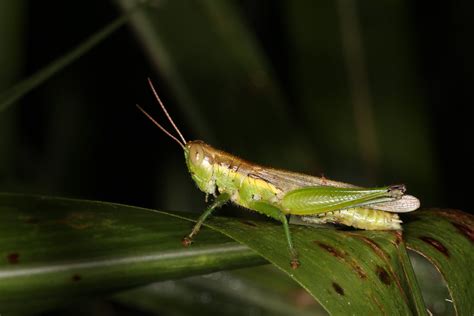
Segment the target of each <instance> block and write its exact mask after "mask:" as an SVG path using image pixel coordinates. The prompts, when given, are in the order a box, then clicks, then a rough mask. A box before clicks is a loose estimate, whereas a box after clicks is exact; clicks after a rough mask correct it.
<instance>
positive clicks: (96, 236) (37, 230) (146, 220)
mask: <svg viewBox="0 0 474 316" xmlns="http://www.w3.org/2000/svg"><path fill="white" fill-rule="evenodd" d="M190 216H192V215H190ZM191 226H192V225H191V223H190V222H189V221H183V220H180V219H178V218H176V217H172V216H169V215H166V214H164V213H161V212H156V211H150V210H146V209H142V208H137V207H130V206H124V205H118V204H111V203H102V202H90V201H79V200H68V199H60V198H50V197H39V196H26V195H12V194H0V241H1V242H0V307H1V309H0V312H2V313H4V312H7V311H15V310H18V309H20V310H22V311H24V309H27V310H33V311H39V310H41V309H42V308H47V307H48V306H54V305H56V304H58V303H60V302H67V301H69V300H71V298H74V299H77V298H78V297H81V296H85V295H92V294H96V293H108V292H112V291H117V290H121V289H126V288H130V287H133V286H137V285H144V284H149V283H151V282H155V281H160V280H168V279H176V278H182V277H186V276H192V275H197V274H204V273H209V272H212V271H218V270H223V269H232V268H237V267H245V266H253V265H258V264H262V263H265V261H264V260H262V259H261V257H260V256H258V255H257V254H256V253H255V252H254V251H252V250H250V249H248V248H247V247H245V246H242V245H240V244H237V243H235V242H233V241H232V240H230V239H228V238H226V237H224V236H222V235H221V234H219V233H217V232H214V231H210V230H205V231H203V232H202V235H200V242H199V244H196V245H194V246H193V247H192V248H190V249H186V248H184V247H183V246H182V244H181V239H182V237H183V236H184V235H185V234H187V233H188V232H189V230H190V229H191ZM25 300H28V304H26V305H25V304H24V302H25Z"/></svg>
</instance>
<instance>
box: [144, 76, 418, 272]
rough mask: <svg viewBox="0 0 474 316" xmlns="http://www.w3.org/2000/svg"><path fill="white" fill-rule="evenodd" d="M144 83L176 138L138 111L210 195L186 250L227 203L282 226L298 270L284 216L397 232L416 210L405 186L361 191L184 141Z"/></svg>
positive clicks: (321, 222) (415, 202)
mask: <svg viewBox="0 0 474 316" xmlns="http://www.w3.org/2000/svg"><path fill="white" fill-rule="evenodd" d="M148 82H149V84H150V87H151V90H152V91H153V94H154V96H155V98H156V99H157V101H158V103H159V104H160V106H161V109H162V110H163V112H164V113H165V115H166V117H167V118H168V121H169V122H170V123H171V125H172V126H173V128H174V129H175V131H176V132H177V133H178V135H179V139H178V138H177V137H176V136H174V135H173V134H171V133H170V132H169V131H167V130H166V129H165V128H164V127H163V126H161V125H160V124H158V123H157V122H156V121H155V120H154V119H153V118H152V117H151V116H150V115H149V114H148V113H147V112H145V111H144V110H143V109H142V108H141V107H140V106H139V105H137V107H138V108H139V109H140V111H142V112H143V113H144V114H145V115H146V116H147V117H148V118H149V119H150V120H151V121H152V122H153V123H154V124H155V125H156V126H157V127H159V128H160V129H161V130H162V131H163V132H164V133H165V134H166V135H168V136H169V137H171V138H172V139H173V140H174V141H176V142H177V143H178V144H179V145H180V146H181V147H182V148H183V151H184V158H185V161H186V165H187V167H188V170H189V173H190V174H191V177H192V179H193V180H194V182H195V183H196V185H197V186H198V188H199V189H200V190H201V191H203V192H204V193H206V199H207V196H208V195H212V196H213V197H214V201H213V202H212V203H211V205H209V206H208V208H207V209H206V210H205V211H204V213H203V214H202V215H201V216H200V217H199V219H198V221H197V223H196V224H195V226H194V228H193V229H192V231H191V233H190V234H189V235H187V236H186V237H184V239H183V241H182V242H183V245H185V246H189V245H190V244H191V243H192V241H193V238H194V237H195V236H196V235H197V233H198V232H199V230H200V228H201V226H202V224H203V223H204V221H205V220H206V218H207V217H208V216H209V215H211V213H212V212H213V211H214V210H215V209H217V208H219V207H221V206H222V205H224V204H226V203H227V202H229V201H231V202H233V203H235V204H237V205H240V206H242V207H245V208H247V209H249V210H252V211H256V212H258V213H261V214H264V215H267V216H269V217H271V218H273V219H275V220H277V221H279V222H281V223H282V224H283V229H284V232H285V236H286V240H287V244H288V249H289V252H290V257H291V261H290V265H291V267H292V268H293V269H296V268H297V267H298V266H299V265H300V263H299V261H298V254H297V251H296V249H295V247H294V246H293V242H292V238H291V234H290V229H289V224H288V218H287V217H288V216H290V215H291V216H297V217H299V218H300V219H301V220H302V221H304V222H309V223H316V224H324V223H335V224H343V225H346V226H353V227H355V228H359V229H367V230H399V229H401V226H400V223H401V220H400V219H399V217H398V214H397V213H404V212H411V211H414V210H416V209H417V208H419V207H420V201H419V200H418V199H417V198H416V197H414V196H411V195H405V186H404V185H403V184H400V185H391V186H385V187H380V188H360V187H356V186H353V185H351V184H347V183H343V182H337V181H332V180H328V179H326V178H318V177H313V176H309V175H305V174H300V173H296V172H290V171H285V170H278V169H274V168H268V167H263V166H260V165H257V164H254V163H251V162H248V161H245V160H243V159H241V158H238V157H236V156H234V155H231V154H229V153H226V152H224V151H221V150H218V149H215V148H213V147H212V146H210V145H208V144H206V143H204V142H203V141H200V140H195V141H186V140H185V138H184V137H183V135H182V134H181V132H180V130H179V129H178V128H177V126H176V124H175V123H174V122H173V119H172V118H171V116H170V115H169V114H168V111H167V110H166V108H165V106H164V105H163V103H162V102H161V100H160V97H159V96H158V93H157V92H156V90H155V88H154V87H153V84H152V83H151V81H150V79H149V80H148Z"/></svg>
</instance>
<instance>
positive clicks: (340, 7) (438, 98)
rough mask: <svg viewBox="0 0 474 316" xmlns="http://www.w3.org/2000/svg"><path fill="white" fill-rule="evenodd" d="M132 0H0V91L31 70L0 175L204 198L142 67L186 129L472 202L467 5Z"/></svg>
mask: <svg viewBox="0 0 474 316" xmlns="http://www.w3.org/2000/svg"><path fill="white" fill-rule="evenodd" d="M136 4H137V2H136V1H131V0H116V1H115V2H102V1H101V2H95V1H90V2H80V3H70V2H54V3H48V2H46V3H45V2H36V1H26V0H20V1H17V0H15V1H13V0H10V1H2V2H0V26H1V27H0V52H1V53H0V66H1V67H0V69H1V70H0V95H2V96H3V97H4V96H6V95H8V94H11V93H12V91H14V89H17V87H18V85H17V84H18V83H20V84H23V87H25V86H28V85H24V82H25V81H20V80H19V78H22V77H24V78H29V79H30V80H32V78H35V74H36V75H38V74H42V76H39V77H40V79H41V80H39V81H37V82H35V84H34V85H29V87H35V90H33V91H31V92H29V93H28V94H25V93H26V91H27V90H24V91H23V92H20V94H19V95H18V96H21V97H22V98H21V99H19V100H18V101H17V102H16V103H15V104H13V106H11V107H9V108H8V109H6V110H4V111H2V112H1V113H0V191H16V192H35V193H41V194H49V195H61V196H76V197H81V198H87V199H96V200H108V201H114V202H122V203H127V204H132V205H144V206H154V207H158V208H161V209H170V210H187V211H196V212H199V211H200V210H202V208H203V207H204V202H203V201H202V200H203V197H202V194H201V193H200V192H198V190H197V189H196V188H195V186H194V185H193V183H192V181H191V180H190V178H189V176H188V174H187V172H186V170H185V166H184V163H183V160H182V153H181V152H180V149H179V148H178V147H176V145H175V144H174V143H173V142H172V141H170V140H169V139H168V138H167V137H166V136H164V135H163V134H162V133H161V132H160V131H158V130H157V129H156V128H154V127H153V126H152V125H151V124H150V123H149V122H147V121H146V120H145V118H144V117H143V116H142V115H141V114H140V113H139V112H138V111H137V110H136V109H135V107H134V106H133V105H134V104H135V103H140V104H142V105H146V109H147V110H149V111H150V112H152V113H153V114H154V116H156V117H157V118H158V120H159V121H161V122H163V120H164V118H163V117H162V114H161V113H160V111H159V110H158V109H157V108H156V105H155V101H154V100H153V98H152V96H151V93H150V91H149V89H148V88H147V86H146V77H151V78H152V80H153V81H154V82H155V84H156V85H157V87H158V90H159V93H160V95H161V96H162V99H163V100H164V101H165V103H166V104H167V107H168V109H169V110H170V112H171V114H172V115H173V117H174V118H175V121H176V122H177V123H178V125H179V126H180V128H181V129H182V131H183V132H184V134H185V136H186V137H187V138H188V139H195V138H201V139H204V140H205V141H207V142H209V143H211V144H212V145H215V146H216V147H219V148H222V149H224V150H226V151H230V152H232V153H234V154H237V155H239V156H242V157H245V158H246V159H249V160H251V161H255V162H259V163H262V164H266V165H271V166H274V167H280V168H285V169H289V170H294V171H300V172H305V173H309V174H314V175H321V174H324V175H325V176H327V177H329V178H334V179H337V180H341V181H346V182H352V183H355V184H360V185H371V186H373V185H375V184H377V185H381V184H389V183H405V184H407V186H408V188H409V192H410V193H412V194H414V195H416V196H418V197H420V198H421V200H422V203H423V204H424V205H425V206H432V205H437V206H443V207H457V208H462V209H464V210H467V211H469V208H470V203H469V200H468V198H469V196H470V192H469V185H467V184H465V183H467V180H468V179H470V178H472V176H473V174H472V168H471V167H470V164H471V161H472V160H473V157H472V153H470V151H469V146H466V141H465V138H466V137H467V136H468V135H470V134H472V133H471V132H470V122H468V119H469V118H470V116H469V115H468V112H466V111H467V110H465V108H468V107H463V106H464V105H465V104H470V103H472V101H473V100H472V99H473V96H472V93H471V86H472V83H473V82H472V80H473V78H474V76H472V74H473V73H474V64H473V63H472V54H470V52H472V48H473V45H472V44H471V41H470V40H469V39H470V37H471V35H472V30H471V27H472V23H473V22H472V19H471V18H470V17H469V16H468V15H466V12H471V11H472V10H470V9H471V8H472V4H468V3H467V2H466V3H458V4H456V5H454V4H444V3H443V4H441V3H436V2H435V3H430V5H429V6H427V5H421V4H415V3H411V2H402V1H381V2H378V3H376V4H374V3H371V4H368V3H364V2H360V1H359V2H355V1H353V0H351V1H347V2H345V1H342V0H341V1H336V2H334V1H323V2H313V1H308V0H305V1H303V0H302V1H258V2H254V1H231V0H226V1H218V2H217V1H210V0H199V1H184V0H175V1H164V0H162V1H148V2H140V5H141V6H143V9H142V10H138V11H137V12H135V13H134V14H133V15H127V12H128V11H129V9H130V8H132V7H134V6H135V5H136ZM446 6H448V8H446ZM57 12H60V14H57ZM124 14H125V16H124ZM120 17H121V18H120ZM119 19H123V21H125V19H128V22H129V24H128V25H129V27H122V28H120V29H118V30H117V31H115V33H113V34H112V33H108V34H107V35H106V36H105V37H102V39H103V40H102V42H100V45H98V44H99V41H96V42H94V43H93V44H94V45H93V46H91V47H89V48H92V49H91V50H90V51H89V52H88V53H87V54H86V53H85V51H82V52H81V51H76V54H74V53H73V54H72V55H69V56H72V58H70V59H69V60H68V64H69V66H68V67H67V68H64V66H65V64H63V65H60V66H61V67H59V68H56V69H55V72H54V73H52V72H50V73H48V74H47V73H44V72H41V70H42V69H45V68H44V67H45V66H46V65H54V64H55V63H57V62H59V61H60V60H61V56H63V57H62V58H64V57H65V56H68V54H71V52H73V48H74V47H80V46H78V45H79V44H80V43H85V40H86V39H88V38H89V39H90V38H94V36H95V37H96V38H98V37H100V36H101V35H100V34H101V33H100V30H104V26H106V25H113V23H116V25H118V24H120V23H119ZM110 23H112V24H110ZM102 35H103V34H102ZM91 36H92V37H91ZM78 57H81V58H80V59H77V58H78ZM153 67H155V68H154V69H155V70H154V71H152V70H151V69H152V68H153ZM36 78H38V77H36ZM3 100H5V99H3ZM5 104H6V103H2V104H0V108H3V109H5ZM145 136H150V137H145ZM184 197H185V198H184ZM223 212H224V213H236V212H235V211H234V210H233V209H231V208H227V209H225V210H224V211H223ZM239 213H240V210H239ZM244 216H247V217H252V216H253V215H252V214H247V213H245V214H244ZM440 233H441V234H442V233H443V232H440ZM436 284H438V285H439V282H438V283H436ZM433 292H436V291H433ZM435 300H436V299H435ZM438 301H443V303H446V302H444V299H440V300H438ZM448 303H449V302H448ZM114 304H115V303H114ZM120 304H121V303H120ZM127 304H128V303H127ZM99 305H100V304H99ZM132 305H133V304H132ZM89 306H96V305H95V303H91V304H90V305H89ZM122 307H123V306H122ZM430 307H431V306H430ZM99 309H100V308H99ZM439 310H444V309H443V308H440V309H439ZM86 313H87V312H86ZM249 313H251V312H249Z"/></svg>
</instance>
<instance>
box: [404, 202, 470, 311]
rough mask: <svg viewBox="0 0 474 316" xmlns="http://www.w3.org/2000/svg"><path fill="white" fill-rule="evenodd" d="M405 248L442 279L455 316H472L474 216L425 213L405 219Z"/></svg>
mask: <svg viewBox="0 0 474 316" xmlns="http://www.w3.org/2000/svg"><path fill="white" fill-rule="evenodd" d="M408 218H409V219H410V222H408V223H407V224H406V225H405V226H404V227H405V233H406V243H407V246H408V248H410V249H412V250H414V251H416V252H418V253H420V254H421V255H422V256H424V257H425V258H427V259H428V260H429V261H431V262H432V263H433V264H434V265H435V266H436V268H437V269H438V270H439V271H440V272H441V274H442V275H443V277H444V279H445V281H446V283H447V286H448V289H449V292H450V294H451V299H452V301H453V304H454V308H455V310H456V312H457V314H458V315H473V314H474V301H473V299H472V298H473V297H474V290H473V286H472V285H473V284H474V269H473V268H472V264H473V262H474V216H472V215H470V214H468V213H463V212H460V211H457V210H425V211H419V212H416V213H413V214H411V215H410V216H408Z"/></svg>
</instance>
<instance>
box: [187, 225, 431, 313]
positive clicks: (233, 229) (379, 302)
mask: <svg viewBox="0 0 474 316" xmlns="http://www.w3.org/2000/svg"><path fill="white" fill-rule="evenodd" d="M206 223H207V225H208V226H209V227H212V228H214V229H216V230H218V231H220V232H222V233H224V234H226V235H228V236H230V237H232V238H233V239H235V240H238V241H239V242H242V243H244V244H246V245H248V246H249V247H250V248H252V249H254V250H255V251H256V252H258V253H260V254H261V255H262V256H263V257H264V258H266V259H267V260H268V261H270V262H272V263H273V264H275V265H276V266H277V267H279V268H280V269H281V270H283V271H285V272H286V273H287V274H288V275H290V276H291V277H292V278H293V279H294V280H295V281H297V282H298V283H299V284H300V285H302V286H303V287H304V288H305V289H306V290H308V292H309V293H310V294H311V295H312V296H313V297H314V298H315V299H316V300H318V302H319V303H320V304H321V305H323V306H324V308H325V309H326V310H327V311H328V312H329V313H330V314H336V315H340V314H352V313H355V314H360V315H376V314H391V315H407V314H411V313H417V314H420V315H423V314H426V310H425V308H424V304H423V302H422V301H421V294H419V289H418V287H417V285H416V282H415V283H413V281H414V279H413V278H411V276H410V275H411V274H412V271H411V266H410V263H409V260H408V258H407V256H406V252H405V249H404V244H403V242H402V239H401V235H400V234H399V233H397V232H376V231H337V230H334V229H331V228H313V227H306V226H297V225H293V226H291V232H292V235H293V240H294V243H295V247H296V249H297V250H298V252H299V258H300V262H301V266H300V267H299V268H298V269H296V270H292V269H291V267H290V263H289V262H290V260H289V254H288V251H287V244H286V240H285V237H284V233H283V228H282V226H281V225H280V224H278V223H276V222H273V221H264V222H263V221H262V222H260V221H259V222H257V221H249V220H235V219H230V218H225V217H212V218H211V219H209V220H208V221H207V222H206ZM198 243H199V238H197V239H196V244H198Z"/></svg>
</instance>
